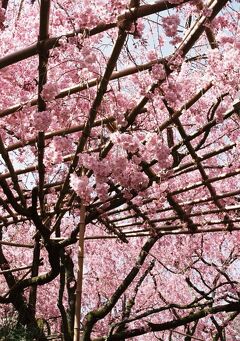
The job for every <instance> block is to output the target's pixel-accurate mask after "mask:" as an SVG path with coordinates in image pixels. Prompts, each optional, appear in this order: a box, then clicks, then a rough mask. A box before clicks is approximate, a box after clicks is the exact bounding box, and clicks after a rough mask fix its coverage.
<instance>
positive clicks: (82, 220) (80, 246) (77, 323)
mask: <svg viewBox="0 0 240 341" xmlns="http://www.w3.org/2000/svg"><path fill="white" fill-rule="evenodd" d="M85 216H86V209H85V206H84V205H83V204H81V208H80V223H79V240H78V273H77V289H76V299H75V315H74V336H73V341H80V326H81V323H80V322H81V304H82V284H83V261H84V234H85Z"/></svg>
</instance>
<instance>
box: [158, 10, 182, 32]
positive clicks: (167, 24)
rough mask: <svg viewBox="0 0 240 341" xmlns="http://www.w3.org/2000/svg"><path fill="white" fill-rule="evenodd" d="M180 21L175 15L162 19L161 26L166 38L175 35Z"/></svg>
mask: <svg viewBox="0 0 240 341" xmlns="http://www.w3.org/2000/svg"><path fill="white" fill-rule="evenodd" d="M179 24H180V19H179V16H178V15H177V14H172V15H169V16H168V17H164V18H163V19H162V26H163V29H164V32H165V34H166V36H167V37H174V36H175V35H176V34H177V29H178V25H179Z"/></svg>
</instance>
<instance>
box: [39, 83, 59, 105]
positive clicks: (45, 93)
mask: <svg viewBox="0 0 240 341" xmlns="http://www.w3.org/2000/svg"><path fill="white" fill-rule="evenodd" d="M58 92H59V88H58V86H57V84H56V83H53V82H48V83H47V84H45V85H44V86H43V90H42V98H43V99H44V100H45V101H51V100H53V99H54V98H55V96H56V95H57V94H58Z"/></svg>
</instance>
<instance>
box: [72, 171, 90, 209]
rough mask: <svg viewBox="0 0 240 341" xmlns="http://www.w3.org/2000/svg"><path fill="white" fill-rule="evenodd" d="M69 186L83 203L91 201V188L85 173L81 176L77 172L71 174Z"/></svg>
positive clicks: (86, 203)
mask: <svg viewBox="0 0 240 341" xmlns="http://www.w3.org/2000/svg"><path fill="white" fill-rule="evenodd" d="M70 186H71V187H72V189H73V190H74V191H75V192H76V194H77V195H78V196H79V197H80V198H81V199H82V200H83V203H84V204H85V205H88V204H89V203H90V201H91V196H92V192H93V188H92V186H91V185H90V183H89V178H88V177H87V176H86V175H83V176H81V177H79V176H77V174H75V173H74V174H71V176H70Z"/></svg>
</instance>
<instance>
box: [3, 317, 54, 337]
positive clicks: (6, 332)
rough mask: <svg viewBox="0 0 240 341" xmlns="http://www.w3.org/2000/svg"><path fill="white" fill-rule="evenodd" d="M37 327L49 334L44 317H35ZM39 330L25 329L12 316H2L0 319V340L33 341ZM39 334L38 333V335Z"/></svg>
mask: <svg viewBox="0 0 240 341" xmlns="http://www.w3.org/2000/svg"><path fill="white" fill-rule="evenodd" d="M37 324H38V327H39V329H40V330H41V331H42V332H44V333H45V334H48V335H49V334H50V328H49V325H48V323H47V321H45V320H44V319H37ZM38 334H39V330H35V329H34V328H33V329H32V330H29V329H27V328H26V327H25V326H22V325H20V324H18V323H17V322H16V319H14V318H4V319H3V320H1V321H0V341H33V340H36V337H37V335H38ZM39 336H40V335H39Z"/></svg>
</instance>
